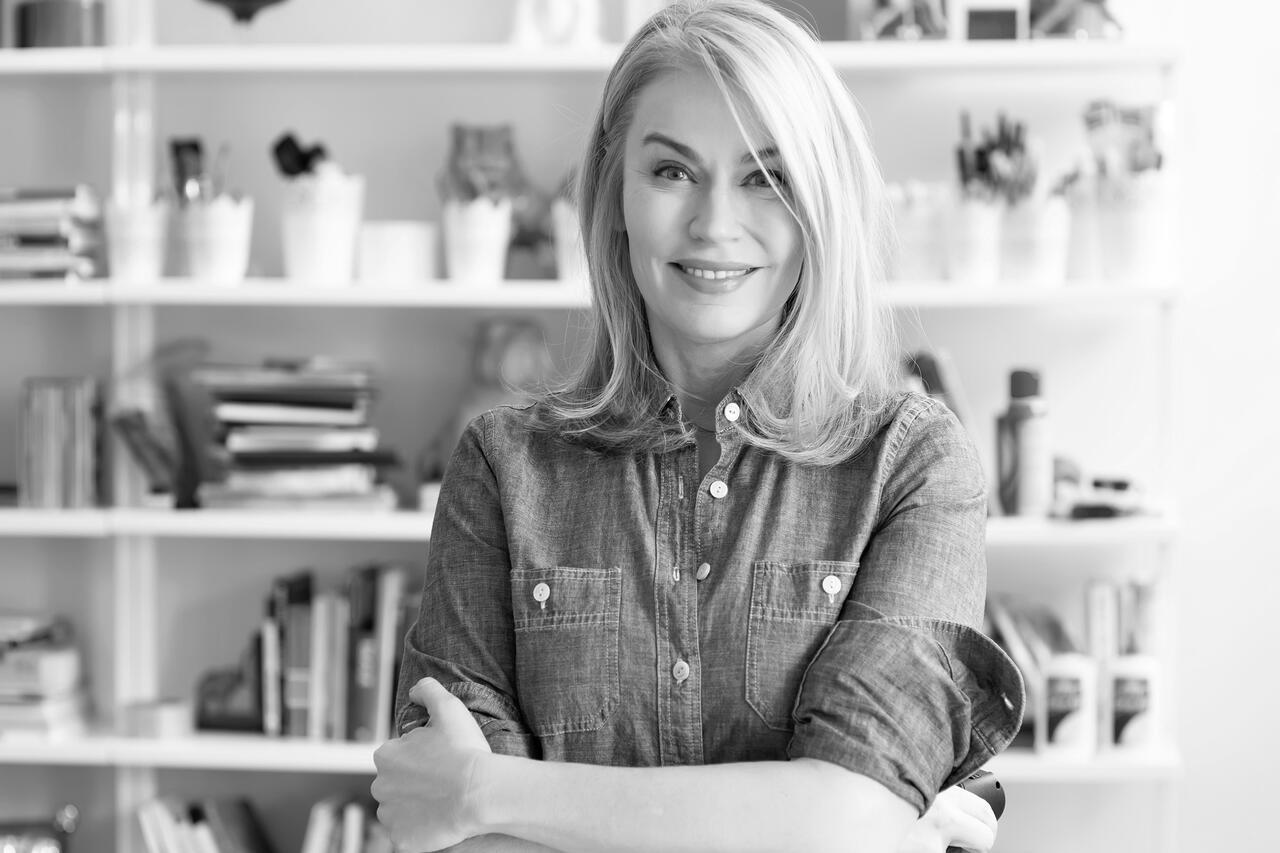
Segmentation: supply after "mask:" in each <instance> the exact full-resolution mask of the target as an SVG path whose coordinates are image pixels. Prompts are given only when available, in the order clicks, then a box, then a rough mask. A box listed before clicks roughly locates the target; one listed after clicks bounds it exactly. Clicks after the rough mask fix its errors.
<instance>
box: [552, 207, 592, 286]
mask: <svg viewBox="0 0 1280 853" xmlns="http://www.w3.org/2000/svg"><path fill="white" fill-rule="evenodd" d="M551 228H552V237H553V239H554V241H555V249H556V277H557V278H558V279H560V281H562V282H565V283H567V284H585V283H586V281H587V250H586V248H585V247H584V245H583V242H582V228H581V226H580V225H579V222H578V209H577V208H576V207H574V206H573V205H572V204H570V203H569V201H568V199H564V198H557V199H556V200H555V201H554V202H552V204H551Z"/></svg>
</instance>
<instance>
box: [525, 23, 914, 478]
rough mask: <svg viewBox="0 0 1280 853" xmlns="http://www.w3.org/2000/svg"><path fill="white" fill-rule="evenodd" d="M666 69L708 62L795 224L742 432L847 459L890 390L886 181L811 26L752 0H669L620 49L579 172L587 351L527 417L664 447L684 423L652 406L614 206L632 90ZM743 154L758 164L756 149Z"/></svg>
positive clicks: (652, 389)
mask: <svg viewBox="0 0 1280 853" xmlns="http://www.w3.org/2000/svg"><path fill="white" fill-rule="evenodd" d="M673 68H683V69H690V70H693V71H695V72H703V73H705V74H707V75H708V76H709V77H710V79H711V80H712V81H713V82H714V83H715V85H716V86H717V88H718V89H719V90H720V93H721V94H722V95H723V96H724V99H725V102H726V104H727V105H728V107H729V110H730V111H731V113H732V115H733V117H734V121H735V123H736V124H737V127H738V131H739V133H741V134H742V137H743V139H744V140H745V141H747V143H748V145H750V144H751V143H750V140H749V139H748V134H747V130H746V127H747V123H748V122H750V123H752V124H753V126H755V127H759V128H761V129H762V130H763V132H764V133H765V134H766V135H767V137H768V138H767V140H764V142H767V143H770V144H772V145H773V146H774V147H775V148H776V149H777V150H778V153H779V155H780V158H781V160H782V163H783V168H784V170H785V173H786V175H787V183H788V187H787V188H786V189H785V190H783V188H781V187H779V186H777V185H774V190H775V192H778V193H779V196H780V197H781V198H782V200H783V201H784V203H786V204H787V206H788V209H789V210H790V212H791V215H792V216H794V217H795V219H796V221H797V222H798V223H799V226H800V229H801V232H802V235H803V245H804V261H803V266H802V271H801V273H800V277H799V281H798V283H797V286H796V289H795V291H794V293H793V294H792V296H791V298H790V299H789V300H788V302H787V304H786V306H785V308H784V311H783V317H782V322H781V324H780V326H779V328H778V331H777V333H776V335H775V336H774V338H773V340H772V341H771V343H770V344H769V345H768V346H767V347H766V349H765V350H764V352H763V353H762V354H761V356H760V358H759V360H758V361H757V362H756V364H755V366H754V368H753V370H752V374H751V377H750V381H749V382H746V383H744V384H743V385H742V386H740V388H739V390H740V391H742V392H743V395H744V403H745V406H744V409H745V412H746V413H747V415H748V416H747V417H745V418H743V419H742V421H740V422H739V426H740V427H741V428H742V431H743V433H744V436H745V440H746V441H747V442H749V443H751V444H753V445H755V446H757V447H760V448H764V449H768V450H772V451H775V452H778V453H780V454H782V455H784V456H786V457H787V458H789V459H791V460H793V461H796V462H802V463H810V464H818V465H830V464H835V463H837V462H840V461H842V460H844V459H847V458H849V457H850V456H852V455H853V454H854V453H855V452H856V451H857V450H858V449H859V448H860V447H861V446H862V445H863V444H864V442H865V440H866V438H868V437H869V436H870V435H871V434H872V433H874V432H875V430H876V429H877V428H878V426H879V423H880V420H881V417H882V415H883V412H884V410H885V408H886V406H887V405H888V402H889V400H890V399H891V398H892V397H893V396H894V395H895V393H896V392H897V389H898V386H899V379H898V375H899V374H898V370H899V368H898V364H897V357H898V356H897V345H896V335H895V331H894V327H893V322H892V316H891V314H890V313H889V310H888V308H887V307H886V306H885V305H884V304H883V303H882V302H881V300H879V299H878V298H877V296H876V294H875V293H874V288H875V287H876V286H878V284H879V283H880V282H881V280H882V277H883V267H884V255H885V242H886V239H887V220H886V215H885V208H884V194H883V179H882V178H881V176H880V172H879V167H878V165H877V163H876V160H875V157H874V155H873V154H872V150H871V145H870V141H869V139H868V136H867V131H866V129H865V127H864V125H863V122H862V120H861V118H860V116H859V114H858V110H857V107H856V106H855V104H854V102H853V99H852V97H851V96H850V94H849V92H848V90H847V89H846V88H845V86H844V84H843V83H842V82H841V81H840V79H839V77H838V76H837V75H836V73H835V71H834V69H833V68H832V67H831V65H830V63H829V62H828V61H827V60H826V58H825V57H824V56H823V55H822V52H821V49H820V47H819V45H818V43H817V40H816V38H815V37H814V36H813V35H812V34H811V33H810V32H808V31H807V30H805V29H804V28H802V27H801V26H800V25H799V24H797V23H796V22H795V21H793V20H792V19H790V18H788V17H787V16H785V15H783V14H781V13H779V12H778V11H777V10H775V9H773V8H772V7H770V6H768V5H766V4H765V3H763V2H758V0H682V1H681V2H677V3H675V4H674V5H672V6H669V7H667V8H665V9H663V10H662V11H660V12H658V13H657V14H655V15H654V16H653V17H652V18H651V19H649V21H648V22H646V23H645V24H644V26H642V27H641V28H640V29H639V31H638V32H636V34H635V35H634V36H633V37H632V38H631V40H630V41H629V42H628V43H627V45H626V46H625V47H624V48H623V50H622V54H621V56H620V57H619V59H618V61H617V63H616V64H615V65H614V67H613V69H612V71H611V72H610V73H609V76H608V79H607V80H606V82H605V87H604V95H603V98H602V101H601V104H600V110H599V113H598V115H597V116H596V119H595V122H594V125H593V127H592V130H591V135H590V138H589V140H588V142H587V146H586V150H585V152H584V155H583V159H582V164H581V166H580V168H579V170H578V184H577V193H576V196H577V201H578V207H579V216H580V220H581V226H582V233H583V235H584V239H585V243H586V248H587V264H588V269H589V272H590V279H591V294H592V308H591V314H590V344H589V350H588V353H587V356H586V358H585V359H584V360H583V361H582V363H581V364H580V365H579V366H578V368H577V370H576V371H575V372H574V373H572V374H571V375H570V376H569V377H568V379H567V380H566V381H565V382H564V383H563V384H561V385H559V386H557V387H556V388H554V389H551V390H550V391H549V392H547V393H546V394H545V396H544V397H543V399H542V401H541V405H539V406H537V407H535V415H534V419H533V423H534V426H535V428H537V429H545V430H551V431H555V432H557V433H559V434H561V435H562V436H564V437H566V438H568V439H571V440H573V439H576V440H579V441H582V442H584V443H587V444H590V445H592V446H595V447H597V448H599V449H614V450H630V451H659V452H661V451H667V450H671V449H674V448H675V447H678V446H681V445H682V444H684V443H686V442H687V441H688V439H689V437H690V436H691V435H692V432H691V430H690V429H689V428H688V427H687V426H685V425H683V424H681V423H679V422H677V421H674V420H665V419H663V418H661V417H660V416H659V414H660V413H659V409H660V407H661V404H662V402H663V400H665V399H666V396H667V395H668V394H669V393H670V390H671V389H670V386H669V384H668V383H667V381H666V379H665V378H664V377H663V376H662V374H661V372H660V370H659V368H658V365H657V362H656V360H655V358H654V355H653V350H652V346H651V343H650V338H649V329H648V321H647V315H646V313H645V306H644V303H643V301H642V299H641V295H640V291H639V288H638V287H637V285H636V282H635V279H634V277H633V274H632V271H631V263H630V256H629V251H630V250H629V243H628V239H627V233H626V226H625V222H624V220H623V212H622V182H623V154H624V149H625V143H626V136H627V132H628V129H629V127H630V124H631V121H632V119H633V117H634V113H635V104H636V99H637V95H638V94H639V92H640V91H641V90H642V89H643V88H644V87H645V86H646V85H647V84H648V83H649V82H650V81H652V80H654V79H655V78H656V77H658V76H659V75H661V74H663V73H665V72H668V71H670V70H672V69H673ZM752 153H753V155H754V156H755V158H756V162H757V164H759V165H760V166H761V168H762V169H763V170H764V173H765V175H767V176H770V178H769V179H770V181H771V182H772V181H773V178H772V176H771V175H770V172H769V170H768V169H764V165H763V163H761V162H760V159H761V158H760V156H759V154H758V152H757V151H756V150H755V149H754V148H753V149H752Z"/></svg>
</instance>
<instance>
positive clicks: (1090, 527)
mask: <svg viewBox="0 0 1280 853" xmlns="http://www.w3.org/2000/svg"><path fill="white" fill-rule="evenodd" d="M1176 530H1177V523H1176V522H1175V521H1174V520H1173V519H1172V518H1170V517H1168V516H1132V517H1128V518H1101V519H1085V520H1080V521H1069V520H1059V519H1038V518H1003V517H997V518H989V519H987V547H989V548H1001V547H1005V548H1010V547H1043V548H1064V547H1072V546H1098V545H1139V544H1156V543H1161V542H1168V541H1170V540H1172V539H1173V537H1174V535H1175V533H1176Z"/></svg>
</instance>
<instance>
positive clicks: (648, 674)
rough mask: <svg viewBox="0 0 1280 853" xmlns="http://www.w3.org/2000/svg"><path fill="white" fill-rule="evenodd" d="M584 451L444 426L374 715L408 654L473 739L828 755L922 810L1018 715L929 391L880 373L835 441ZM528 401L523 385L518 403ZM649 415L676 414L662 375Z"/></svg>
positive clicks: (639, 760)
mask: <svg viewBox="0 0 1280 853" xmlns="http://www.w3.org/2000/svg"><path fill="white" fill-rule="evenodd" d="M742 390H743V389H742V387H741V386H739V387H735V388H734V389H733V390H732V391H731V392H730V393H729V394H728V395H727V396H726V397H725V399H724V400H722V401H721V402H720V404H719V405H718V407H717V409H716V426H717V430H716V435H717V439H718V441H719V444H720V447H721V453H720V458H719V460H718V461H717V462H716V464H715V465H714V467H712V468H711V469H710V471H709V472H708V473H707V475H706V477H705V478H703V479H702V481H701V482H699V481H698V479H697V474H698V458H697V448H696V445H695V442H694V441H693V440H692V439H690V440H689V442H688V443H687V445H685V446H682V447H680V448H679V449H677V450H675V451H672V452H669V453H638V454H637V453H620V452H614V453H606V452H601V451H597V450H592V449H589V448H587V447H585V446H583V445H581V444H575V443H570V442H569V441H566V440H564V439H562V438H559V437H557V436H555V435H549V434H547V433H539V432H534V431H532V430H530V429H529V428H528V420H529V416H530V413H531V411H532V410H531V408H530V407H525V408H515V407H501V408H498V409H495V410H492V411H489V412H486V413H485V414H483V415H481V416H479V417H478V418H476V419H475V420H473V421H472V422H471V423H470V424H469V426H468V427H467V429H466V431H465V433H464V435H463V437H462V439H461V441H460V442H459V445H458V447H457V449H456V451H455V452H454V455H453V457H452V460H451V461H450V463H449V467H448V470H447V473H446V476H445V479H444V483H443V486H442V490H441V494H440V502H439V505H438V508H437V511H436V516H435V522H434V528H433V532H432V538H431V543H430V549H429V556H428V565H427V577H426V583H425V586H424V589H423V595H422V603H421V609H420V612H419V617H418V620H417V622H416V623H415V624H414V626H413V627H412V628H411V629H410V630H409V633H408V636H407V637H406V640H405V648H404V662H403V664H402V669H401V675H400V682H399V689H398V693H397V698H396V708H397V709H398V712H397V723H398V724H399V726H401V727H403V726H404V725H405V724H407V723H408V722H410V721H411V720H412V719H413V718H414V717H415V716H418V717H421V716H424V715H425V712H424V711H423V710H422V709H421V708H419V707H417V706H415V705H413V704H412V703H411V702H410V701H409V699H408V695H407V694H408V689H409V687H411V686H412V685H413V684H415V683H416V682H417V681H418V680H419V679H420V678H422V677H424V676H428V675H429V676H432V677H434V678H436V679H438V680H439V681H440V682H441V683H443V684H444V685H445V686H446V687H447V688H448V689H449V690H450V691H451V692H453V693H454V695H456V696H458V697H459V698H460V699H461V700H462V701H463V702H464V703H465V704H466V705H467V706H468V707H469V709H470V710H471V712H472V714H473V715H474V717H475V718H476V720H477V721H478V722H479V724H480V726H481V728H482V730H483V731H484V733H485V735H486V737H487V738H488V740H489V742H490V745H491V746H492V748H493V750H494V751H495V752H501V753H506V754H511V755H520V756H526V757H530V758H535V759H544V760H555V761H576V762H587V763H593V764H610V765H623V766H667V765H688V764H703V763H718V762H734V761H764V760H786V759H788V758H798V757H801V756H807V757H813V758H819V759H823V760H826V761H830V762H834V763H836V764H838V765H841V766H843V767H846V768H848V769H849V770H852V771H854V772H857V773H860V774H864V775H866V776H869V777H871V778H873V779H875V780H877V781H879V782H880V783H882V784H883V785H885V786H887V787H888V788H889V789H890V790H892V791H894V792H895V793H897V794H898V795H899V796H901V797H903V798H904V799H906V800H907V801H908V802H910V803H912V804H913V805H914V806H915V807H916V808H917V810H918V811H919V812H921V813H923V812H924V811H925V810H926V809H927V808H928V806H929V804H930V803H931V802H932V801H933V798H934V797H935V796H936V794H937V792H938V791H939V790H941V789H943V788H946V787H948V786H950V785H952V784H954V783H955V782H957V781H960V780H962V779H963V778H965V777H966V776H968V775H969V774H970V773H972V772H973V771H974V770H975V769H977V768H978V767H980V766H981V765H982V764H984V763H985V762H986V761H987V760H988V759H989V758H991V757H992V756H993V755H995V754H997V753H998V752H1000V751H1001V750H1002V749H1004V747H1005V746H1006V745H1007V744H1008V743H1009V741H1010V740H1011V739H1012V737H1013V735H1014V733H1015V732H1016V731H1017V729H1018V726H1019V723H1020V721H1021V717H1022V710H1023V705H1024V702H1025V693H1024V690H1023V684H1022V679H1021V677H1020V676H1019V674H1018V671H1017V669H1016V668H1015V667H1014V665H1013V664H1012V662H1011V661H1010V660H1009V659H1008V657H1006V656H1005V655H1004V653H1003V652H1001V651H1000V649H999V648H998V647H997V646H996V645H995V644H994V643H992V642H991V641H990V640H989V639H987V638H986V637H985V636H983V635H982V634H981V633H980V631H979V628H980V626H981V624H982V616H983V604H984V600H985V595H986V555H985V529H986V506H987V501H986V494H985V483H984V477H983V473H982V469H981V466H980V464H979V461H978V458H977V454H976V452H975V450H974V447H973V444H972V441H971V440H970V438H969V437H968V435H967V433H966V432H965V431H964V430H963V428H962V427H961V426H960V424H959V422H958V421H957V420H956V418H955V416H954V415H953V414H952V413H951V412H950V411H949V410H948V409H947V408H946V407H945V406H943V405H942V404H940V403H938V402H935V401H934V400H932V399H930V398H928V397H925V396H923V395H920V394H916V393H904V394H903V395H902V397H901V398H900V399H899V400H897V401H895V405H894V406H892V407H891V408H890V411H889V413H888V414H887V415H886V416H885V417H884V419H883V420H882V422H881V424H880V426H879V429H878V431H877V432H876V433H875V435H874V436H873V437H872V438H871V439H869V440H868V441H867V442H866V443H865V444H864V445H863V446H862V448H861V449H860V450H859V451H858V452H857V454H856V455H855V456H853V457H852V458H850V459H848V460H847V461H845V462H843V463H841V464H838V465H834V466H828V467H819V466H811V465H800V464H796V463H792V462H790V461H788V460H786V459H785V458H784V457H782V456H780V455H778V454H776V453H772V452H769V451H763V450H760V449H758V448H756V447H753V446H751V445H749V444H747V443H746V442H744V440H743V438H742V435H741V434H740V433H739V431H738V425H739V424H740V423H741V422H742V420H743V419H744V416H745V408H746V406H747V402H746V398H745V397H744V395H743V393H742ZM535 405H536V404H535ZM660 416H662V417H679V403H678V401H677V400H676V399H675V397H674V395H672V396H670V397H668V398H667V399H666V401H664V403H663V405H662V407H661V415H660Z"/></svg>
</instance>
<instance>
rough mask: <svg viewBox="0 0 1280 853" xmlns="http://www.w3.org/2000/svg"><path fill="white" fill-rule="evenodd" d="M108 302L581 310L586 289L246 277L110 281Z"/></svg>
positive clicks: (550, 284)
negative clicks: (239, 280) (238, 280)
mask: <svg viewBox="0 0 1280 853" xmlns="http://www.w3.org/2000/svg"><path fill="white" fill-rule="evenodd" d="M110 301H111V302H113V303H115V304H124V305H129V304H136V305H200V306H227V307H237V306H278V307H286V308H301V307H335V308H357V307H367V308H583V307H586V306H587V304H588V299H587V295H586V290H585V288H584V287H583V286H582V285H581V284H579V283H576V282H568V281H553V280H515V281H502V282H492V283H490V282H484V283H468V282H458V281H448V280H441V279H437V280H433V281H426V282H422V283H420V284H412V285H408V284H405V285H396V284H390V283H389V284H364V283H358V282H357V283H352V284H348V285H335V286H328V287H326V286H319V285H312V284H307V283H302V282H293V281H289V280H287V279H247V280H246V281H245V282H244V283H243V284H238V285H223V286H219V285H210V284H203V283H201V282H196V281H190V280H187V279H167V280H165V281H163V282H158V283H154V284H138V285H133V284H121V283H118V282H117V283H115V285H114V286H113V287H112V289H111V296H110Z"/></svg>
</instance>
